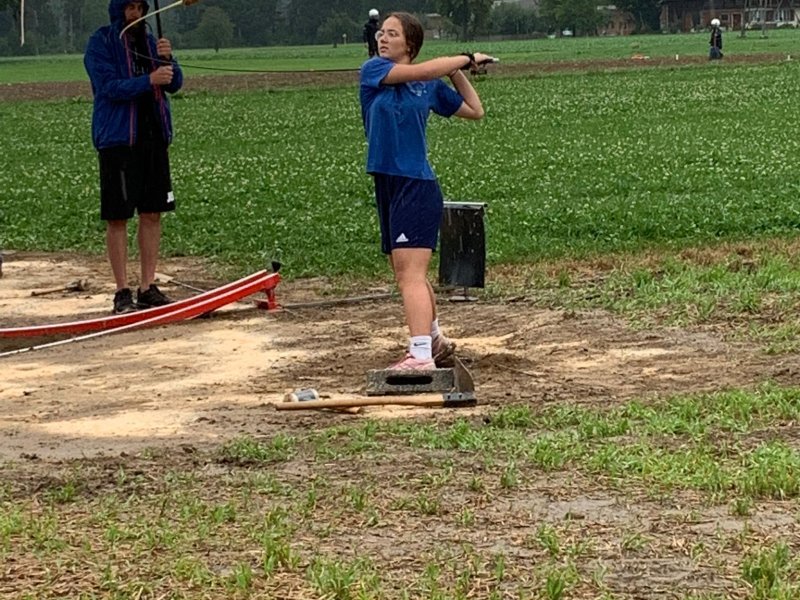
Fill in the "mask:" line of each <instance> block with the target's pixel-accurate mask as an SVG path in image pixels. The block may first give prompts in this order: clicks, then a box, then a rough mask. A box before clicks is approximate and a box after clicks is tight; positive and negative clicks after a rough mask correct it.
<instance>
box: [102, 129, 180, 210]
mask: <svg viewBox="0 0 800 600" xmlns="http://www.w3.org/2000/svg"><path fill="white" fill-rule="evenodd" d="M99 154H100V218H101V219H103V220H104V221H117V220H127V219H130V218H131V217H133V215H134V212H137V211H138V213H139V214H141V213H162V212H168V211H171V210H175V198H174V197H173V195H172V181H171V180H170V176H169V154H168V151H167V145H166V144H165V143H164V142H162V141H152V142H142V143H139V144H136V145H135V146H117V147H115V148H104V149H102V150H100V153H99Z"/></svg>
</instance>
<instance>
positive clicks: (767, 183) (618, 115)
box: [0, 62, 800, 276]
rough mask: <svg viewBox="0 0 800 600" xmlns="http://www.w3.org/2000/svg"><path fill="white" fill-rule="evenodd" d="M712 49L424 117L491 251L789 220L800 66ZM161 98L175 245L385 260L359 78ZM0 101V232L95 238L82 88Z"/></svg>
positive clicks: (314, 265)
mask: <svg viewBox="0 0 800 600" xmlns="http://www.w3.org/2000/svg"><path fill="white" fill-rule="evenodd" d="M716 67H717V65H711V66H709V67H704V68H681V69H668V70H663V69H659V70H635V71H627V72H620V73H594V74H590V75H586V74H557V75H550V76H546V77H528V78H518V79H509V78H505V79H503V78H492V77H487V78H485V79H483V80H481V81H479V82H478V84H477V85H478V88H479V91H480V93H481V95H482V97H483V100H484V103H485V106H486V110H487V116H486V118H485V119H484V120H483V121H481V122H479V123H477V124H475V123H467V122H457V121H455V120H454V121H452V122H451V121H446V120H442V119H435V118H434V119H432V123H431V131H430V153H431V158H432V162H433V164H434V166H435V169H436V171H437V173H438V175H439V177H440V179H441V182H442V186H443V189H444V192H445V195H446V197H447V198H449V199H451V200H457V201H480V202H486V203H487V205H488V229H489V246H488V251H489V259H490V262H492V263H509V262H520V261H527V260H536V259H540V258H543V257H558V256H585V255H588V254H592V253H604V252H619V251H628V250H636V249H641V248H644V247H647V246H653V245H655V246H672V247H680V246H682V245H687V244H698V243H708V242H713V241H716V240H735V239H745V238H749V237H752V236H774V235H789V234H792V233H794V232H795V231H796V229H797V227H798V224H800V217H799V216H798V206H797V181H796V178H795V177H794V167H793V157H795V156H797V154H798V141H797V136H796V135H795V131H794V128H793V126H792V120H791V117H790V115H791V114H792V108H793V104H792V103H793V99H794V98H795V97H797V96H798V93H799V92H800V67H798V66H797V64H796V63H794V62H784V63H780V64H774V65H772V66H759V67H745V66H742V67H725V68H716ZM173 104H174V108H175V122H176V129H177V137H176V142H175V144H174V145H173V147H172V157H173V171H174V184H175V190H176V195H177V198H178V202H179V207H180V208H179V210H178V211H177V213H176V214H175V215H170V216H169V217H168V218H167V221H166V235H165V239H164V243H165V250H166V252H167V253H169V254H184V255H185V254H195V255H204V256H213V257H215V258H216V259H218V260H220V261H224V262H228V263H231V264H234V265H238V266H239V267H240V269H242V270H244V269H251V268H253V267H255V266H256V265H261V264H263V261H264V260H265V259H266V258H268V257H278V258H280V259H281V260H283V261H284V262H285V264H286V265H287V273H289V274H292V275H293V276H300V275H312V274H314V273H320V272H326V273H343V272H353V273H355V274H359V273H360V274H363V275H371V274H374V272H375V270H376V269H378V268H382V267H379V266H378V265H379V264H380V261H378V260H377V259H378V250H377V232H376V221H375V216H374V214H373V209H372V204H371V202H372V189H371V181H370V178H369V177H368V176H367V175H366V174H365V173H364V167H363V164H364V152H365V142H364V136H363V130H362V127H361V123H360V118H359V109H358V99H357V90H356V89H355V88H354V87H346V88H335V89H325V90H307V89H306V90H294V91H278V92H268V91H267V92H249V93H238V94H230V95H219V94H212V93H195V94H186V95H179V96H178V97H176V98H175V99H174V101H173ZM0 114H2V118H1V119H0V136H2V139H3V140H4V144H5V145H6V147H7V148H8V149H9V151H8V152H6V153H4V155H3V157H2V158H0V188H2V190H3V193H2V196H1V197H0V215H1V216H0V219H2V220H1V221H0V225H2V231H3V238H4V241H3V243H4V244H5V245H6V247H13V248H19V249H29V250H32V249H46V250H56V249H70V250H82V251H90V252H99V251H100V250H101V248H102V243H103V240H102V235H100V232H101V230H102V224H101V222H100V221H99V220H98V218H97V173H96V169H97V167H96V158H95V153H94V150H93V149H92V147H91V142H90V138H89V125H90V116H91V103H90V101H89V100H88V99H78V100H69V101H65V100H59V101H53V102H29V103H5V104H2V105H0ZM781 115H783V117H780V116H781ZM287 140H291V143H287ZM41 215H57V218H56V219H42V218H41Z"/></svg>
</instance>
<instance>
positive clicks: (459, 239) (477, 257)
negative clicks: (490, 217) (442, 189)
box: [439, 202, 486, 288]
mask: <svg viewBox="0 0 800 600" xmlns="http://www.w3.org/2000/svg"><path fill="white" fill-rule="evenodd" d="M485 209H486V204H484V203H483V202H445V203H444V214H443V215H442V227H441V233H440V239H441V241H440V244H439V285H440V286H442V287H462V288H471V287H474V288H482V287H483V285H484V275H485V272H486V233H485V230H484V224H483V216H484V212H485Z"/></svg>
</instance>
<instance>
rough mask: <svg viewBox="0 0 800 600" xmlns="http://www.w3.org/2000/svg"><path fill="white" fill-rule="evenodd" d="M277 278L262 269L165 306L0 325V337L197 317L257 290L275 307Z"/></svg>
mask: <svg viewBox="0 0 800 600" xmlns="http://www.w3.org/2000/svg"><path fill="white" fill-rule="evenodd" d="M280 280H281V278H280V275H278V274H277V273H272V272H269V271H266V270H265V271H259V272H257V273H253V274H252V275H249V276H247V277H244V278H242V279H239V280H238V281H234V282H233V283H229V284H226V285H223V286H221V287H218V288H215V289H213V290H209V291H207V292H203V293H202V294H198V295H197V296H192V297H191V298H186V299H184V300H179V301H177V302H173V303H172V304H167V305H166V306H157V307H155V308H148V309H146V310H140V311H136V312H132V313H126V314H123V315H113V316H108V317H100V318H97V319H87V320H85V321H72V322H69V323H53V324H50V325H34V326H30V327H12V328H8V329H0V338H19V337H36V336H45V335H65V334H76V333H77V334H82V333H87V332H90V331H105V330H115V331H127V330H129V329H134V328H136V327H147V326H152V325H161V324H163V323H171V322H173V321H179V320H183V319H191V318H193V317H197V316H199V315H201V314H204V313H207V312H211V311H212V310H216V309H217V308H220V307H222V306H225V305H226V304H230V303H231V302H236V301H238V300H241V299H242V298H245V297H247V296H250V295H251V294H255V293H256V292H261V291H263V292H266V294H267V308H277V306H278V305H277V303H276V302H275V287H276V286H277V285H278V283H279V282H280Z"/></svg>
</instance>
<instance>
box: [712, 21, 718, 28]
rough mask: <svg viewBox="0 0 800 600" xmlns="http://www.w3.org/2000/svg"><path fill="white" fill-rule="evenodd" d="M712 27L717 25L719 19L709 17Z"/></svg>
mask: <svg viewBox="0 0 800 600" xmlns="http://www.w3.org/2000/svg"><path fill="white" fill-rule="evenodd" d="M711 26H712V27H719V19H711Z"/></svg>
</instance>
